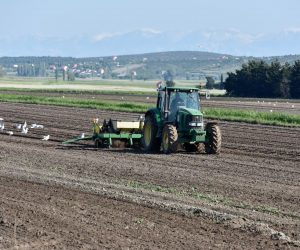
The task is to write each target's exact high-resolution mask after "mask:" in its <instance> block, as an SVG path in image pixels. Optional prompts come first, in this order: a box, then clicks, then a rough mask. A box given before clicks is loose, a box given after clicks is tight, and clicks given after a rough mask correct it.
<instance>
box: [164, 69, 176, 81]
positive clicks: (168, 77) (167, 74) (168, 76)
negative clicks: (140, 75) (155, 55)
mask: <svg viewBox="0 0 300 250" xmlns="http://www.w3.org/2000/svg"><path fill="white" fill-rule="evenodd" d="M163 78H164V80H165V81H166V82H167V81H173V78H174V73H173V72H172V71H171V70H170V69H168V70H167V71H165V72H164V74H163Z"/></svg>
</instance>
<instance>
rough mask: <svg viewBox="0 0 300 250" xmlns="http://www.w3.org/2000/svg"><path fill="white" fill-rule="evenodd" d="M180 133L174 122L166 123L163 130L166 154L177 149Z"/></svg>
mask: <svg viewBox="0 0 300 250" xmlns="http://www.w3.org/2000/svg"><path fill="white" fill-rule="evenodd" d="M177 146H178V134H177V129H176V127H175V126H174V125H172V124H166V125H165V126H164V129H163V132H162V148H163V152H164V153H165V154H170V153H174V152H176V151H177Z"/></svg>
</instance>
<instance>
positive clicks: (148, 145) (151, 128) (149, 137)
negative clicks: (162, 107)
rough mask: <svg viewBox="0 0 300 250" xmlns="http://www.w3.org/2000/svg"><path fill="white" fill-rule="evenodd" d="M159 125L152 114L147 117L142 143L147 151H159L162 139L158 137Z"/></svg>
mask: <svg viewBox="0 0 300 250" xmlns="http://www.w3.org/2000/svg"><path fill="white" fill-rule="evenodd" d="M157 131H158V127H157V124H156V120H155V118H154V117H153V115H152V114H149V115H147V116H146V117H145V122H144V128H143V138H142V145H143V149H144V150H145V151H146V152H159V150H160V139H159V138H157V137H156V134H157Z"/></svg>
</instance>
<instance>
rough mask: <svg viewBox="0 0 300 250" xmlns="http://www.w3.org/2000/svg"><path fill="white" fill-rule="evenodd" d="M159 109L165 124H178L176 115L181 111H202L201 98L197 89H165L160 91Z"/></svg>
mask: <svg viewBox="0 0 300 250" xmlns="http://www.w3.org/2000/svg"><path fill="white" fill-rule="evenodd" d="M157 109H159V110H160V112H161V114H162V116H163V117H164V121H165V122H169V123H174V122H176V115H177V114H178V112H179V110H181V109H190V110H197V111H200V96H199V90H198V89H197V88H185V87H178V88H175V87H164V88H161V89H159V93H158V99H157Z"/></svg>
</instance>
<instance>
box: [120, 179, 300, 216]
mask: <svg viewBox="0 0 300 250" xmlns="http://www.w3.org/2000/svg"><path fill="white" fill-rule="evenodd" d="M121 182H122V184H123V185H125V186H127V187H131V188H135V189H145V190H150V191H151V192H158V193H165V194H173V195H175V196H177V197H190V198H194V199H196V200H201V201H205V202H207V203H210V204H221V205H225V206H228V207H232V208H241V209H246V210H251V211H259V212H263V213H268V214H274V215H282V216H286V217H290V218H297V219H300V216H299V215H297V214H293V213H288V212H283V211H281V210H280V209H278V208H276V207H270V206H266V205H251V204H247V203H245V202H237V201H233V200H230V199H227V198H224V197H219V196H213V195H208V194H204V193H201V192H199V191H197V189H195V188H191V189H189V190H182V189H177V188H174V187H163V186H159V185H156V184H151V183H144V182H139V181H132V180H131V181H121Z"/></svg>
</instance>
